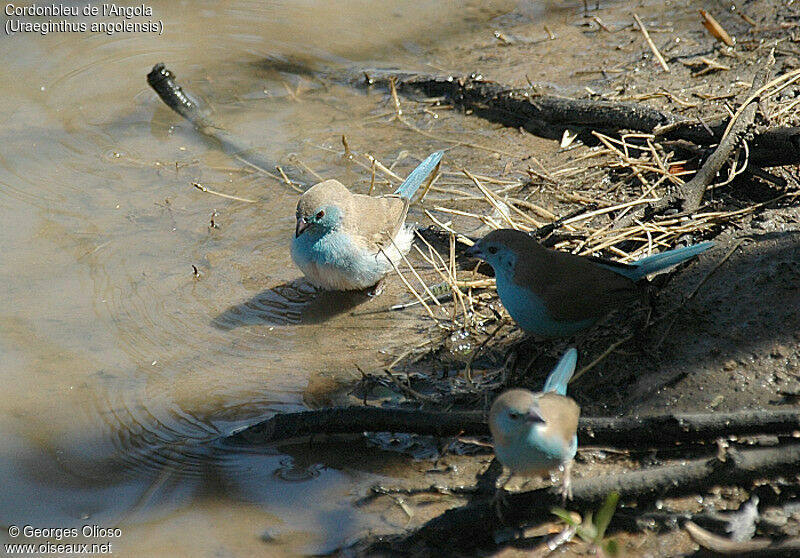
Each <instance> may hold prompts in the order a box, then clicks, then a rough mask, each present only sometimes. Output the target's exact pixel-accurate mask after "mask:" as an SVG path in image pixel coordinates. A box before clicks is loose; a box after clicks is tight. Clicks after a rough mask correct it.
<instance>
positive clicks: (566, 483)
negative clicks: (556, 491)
mask: <svg viewBox="0 0 800 558" xmlns="http://www.w3.org/2000/svg"><path fill="white" fill-rule="evenodd" d="M561 468H562V469H563V471H564V472H563V477H562V478H561V503H562V504H566V503H567V499H568V498H569V499H570V500H572V460H571V459H570V460H569V461H567V462H566V463H564V464H562V465H561Z"/></svg>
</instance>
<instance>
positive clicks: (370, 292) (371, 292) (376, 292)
mask: <svg viewBox="0 0 800 558" xmlns="http://www.w3.org/2000/svg"><path fill="white" fill-rule="evenodd" d="M384 284H385V283H384V280H383V279H381V280H380V281H378V282H377V283H375V284H374V285H372V286H371V287H369V288H368V289H367V296H368V297H370V298H375V297H377V296H380V294H381V293H382V292H383V287H384Z"/></svg>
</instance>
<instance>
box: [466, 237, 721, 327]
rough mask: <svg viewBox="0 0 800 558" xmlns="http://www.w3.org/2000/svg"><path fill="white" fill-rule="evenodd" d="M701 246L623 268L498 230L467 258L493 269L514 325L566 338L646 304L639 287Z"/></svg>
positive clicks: (703, 248) (708, 245)
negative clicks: (616, 312)
mask: <svg viewBox="0 0 800 558" xmlns="http://www.w3.org/2000/svg"><path fill="white" fill-rule="evenodd" d="M713 245H714V243H713V242H702V243H700V244H695V245H693V246H686V247H683V248H677V249H675V250H669V251H667V252H663V253H661V254H655V255H653V256H648V257H646V258H642V259H641V260H639V261H636V262H633V263H631V264H622V263H619V262H613V261H610V260H603V259H600V258H590V257H584V256H577V255H575V254H569V253H567V252H560V251H558V250H550V249H548V248H545V247H544V246H542V245H541V244H539V243H538V242H536V240H534V239H533V238H531V237H530V236H529V235H528V234H526V233H524V232H522V231H518V230H513V229H499V230H495V231H492V232H490V233H489V234H487V235H486V236H484V237H483V238H482V239H480V240H479V241H478V242H476V243H475V245H473V246H472V247H471V248H469V249H468V250H467V252H466V253H467V254H468V255H471V256H475V257H477V258H480V259H482V260H485V261H486V262H487V263H488V264H489V265H491V266H492V268H493V269H494V273H495V279H496V283H497V294H498V295H499V296H500V300H501V301H502V303H503V306H505V308H506V310H508V313H509V314H510V315H511V317H512V318H514V321H515V322H517V324H519V326H520V327H521V328H522V329H523V330H525V331H526V332H528V333H532V334H534V335H538V336H541V337H565V336H569V335H573V334H575V333H577V332H579V331H581V330H583V329H586V328H588V327H589V326H591V325H592V324H594V323H595V322H597V321H598V320H599V319H600V318H603V317H605V316H606V315H607V314H609V313H610V312H611V311H612V310H615V309H617V308H620V307H623V306H626V305H628V304H631V303H633V302H635V301H637V300H642V298H643V295H644V293H645V291H644V289H642V288H641V285H639V284H637V283H638V282H639V281H640V280H642V279H644V278H645V277H646V276H647V275H650V274H652V273H657V272H659V271H663V270H665V269H667V268H669V267H672V266H675V265H677V264H679V263H681V262H683V261H686V260H688V259H690V258H693V257H695V256H696V255H698V254H700V253H701V252H705V251H706V250H708V249H709V248H711V247H712V246H713Z"/></svg>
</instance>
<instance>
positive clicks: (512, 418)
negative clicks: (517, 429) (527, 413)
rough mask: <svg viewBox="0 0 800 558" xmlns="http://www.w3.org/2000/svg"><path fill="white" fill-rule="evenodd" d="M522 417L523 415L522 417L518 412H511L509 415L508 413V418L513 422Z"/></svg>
mask: <svg viewBox="0 0 800 558" xmlns="http://www.w3.org/2000/svg"><path fill="white" fill-rule="evenodd" d="M521 416H522V415H520V414H519V413H518V412H516V411H509V413H508V418H510V419H511V420H517V419H518V418H519V417H521Z"/></svg>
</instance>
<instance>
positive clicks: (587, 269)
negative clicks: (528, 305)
mask: <svg viewBox="0 0 800 558" xmlns="http://www.w3.org/2000/svg"><path fill="white" fill-rule="evenodd" d="M531 256H532V257H530V258H521V261H520V262H518V263H517V269H516V270H515V272H516V273H515V275H516V277H517V279H515V280H516V281H518V282H519V283H520V284H523V285H525V286H526V287H528V288H529V289H531V290H533V291H534V292H535V293H536V294H537V295H539V296H540V297H541V298H542V300H543V302H544V303H545V305H546V306H547V307H548V309H550V315H551V317H552V318H553V319H555V320H558V321H562V322H579V321H583V320H587V319H598V318H601V317H603V316H605V315H606V314H608V313H609V312H610V311H611V310H613V309H614V308H617V307H619V306H622V305H624V304H627V303H630V302H632V301H634V300H637V299H638V298H639V297H640V296H641V293H640V291H639V289H638V288H637V286H636V284H635V283H634V282H633V281H632V280H630V279H628V278H627V277H624V276H622V275H620V274H618V273H615V272H613V271H611V270H610V269H607V268H604V267H600V266H599V265H597V264H595V263H593V262H591V261H590V260H587V259H586V258H583V257H580V256H576V255H574V254H569V253H566V252H557V251H554V250H543V251H542V252H538V253H536V254H531Z"/></svg>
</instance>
